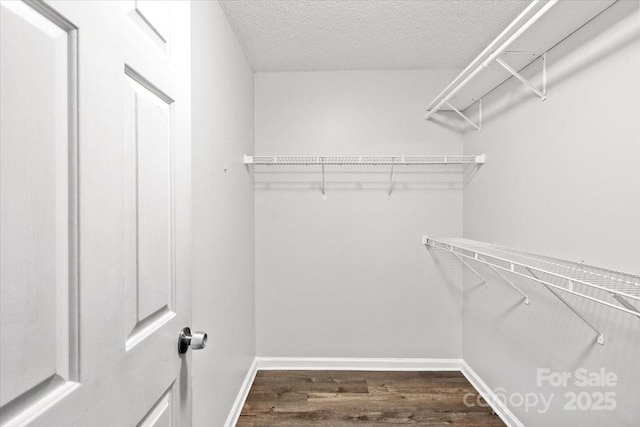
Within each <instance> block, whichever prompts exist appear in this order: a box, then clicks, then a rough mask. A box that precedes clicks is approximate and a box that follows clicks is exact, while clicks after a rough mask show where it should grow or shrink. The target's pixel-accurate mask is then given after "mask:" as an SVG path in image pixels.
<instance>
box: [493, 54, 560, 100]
mask: <svg viewBox="0 0 640 427" xmlns="http://www.w3.org/2000/svg"><path fill="white" fill-rule="evenodd" d="M496 62H497V63H498V64H500V65H502V67H503V68H504V69H505V70H507V71H508V72H509V73H510V74H511V75H513V77H515V78H516V79H518V80H520V82H521V83H522V84H524V85H525V86H527V87H528V88H529V89H531V91H532V92H533V93H535V94H536V95H538V97H539V98H540V99H541V100H542V101H544V100H545V99H547V53H546V52H545V53H543V54H542V90H540V89H538V88H537V87H535V86H534V85H533V84H532V83H531V82H530V81H529V80H527V79H526V78H525V77H524V76H523V75H522V74H520V73H518V72H517V71H516V70H514V69H513V68H512V67H511V66H510V65H509V64H507V63H506V62H504V61H503V60H502V59H501V58H496Z"/></svg>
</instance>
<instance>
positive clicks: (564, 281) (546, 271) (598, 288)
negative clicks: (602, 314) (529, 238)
mask: <svg viewBox="0 0 640 427" xmlns="http://www.w3.org/2000/svg"><path fill="white" fill-rule="evenodd" d="M423 243H424V244H425V245H427V247H432V248H435V249H439V250H442V251H446V252H449V253H451V254H453V255H454V256H455V257H456V258H457V259H458V260H459V261H461V262H462V263H463V264H464V265H465V266H466V267H467V268H469V269H470V270H471V271H472V272H473V273H474V274H476V275H477V276H478V277H480V278H481V279H482V280H483V282H486V279H484V277H483V276H482V275H480V274H479V273H478V271H477V270H475V269H474V267H473V266H472V265H471V264H473V263H479V264H481V265H485V266H487V267H488V268H489V269H491V270H492V271H493V272H495V273H496V274H497V275H498V276H499V277H500V278H501V279H503V280H504V281H505V282H507V283H508V284H509V285H510V286H512V287H514V288H515V289H516V290H517V291H518V292H520V293H521V294H522V295H523V297H524V302H525V304H528V302H529V297H528V296H527V295H526V294H525V293H524V292H523V291H522V290H520V289H519V288H518V287H517V286H516V285H515V284H514V283H513V282H512V281H510V280H509V279H508V278H507V277H505V275H503V274H502V273H501V272H507V273H508V274H509V275H514V276H519V277H523V278H526V279H529V280H532V281H534V282H537V283H539V284H541V285H542V286H544V287H545V288H547V289H548V290H549V291H550V292H551V293H553V294H554V295H555V296H556V297H557V298H558V299H560V300H561V301H562V302H563V303H564V304H565V305H566V306H567V307H568V308H569V309H571V310H572V311H573V312H574V313H575V314H576V315H577V316H579V317H580V318H581V319H582V320H583V321H584V322H585V323H587V325H588V326H589V327H591V328H592V329H593V330H594V331H595V332H596V334H597V338H598V343H599V344H604V336H603V334H602V333H601V332H600V331H599V330H598V329H597V328H595V327H594V326H593V325H591V324H590V323H589V322H588V321H587V320H586V319H585V318H584V317H583V316H582V315H580V314H579V313H578V312H577V311H576V309H575V308H574V307H573V306H572V305H571V304H570V303H569V302H568V301H566V300H565V299H564V298H563V297H562V296H561V295H560V294H559V293H558V292H556V291H561V293H565V294H571V295H576V296H578V297H581V298H584V299H587V300H590V301H592V302H596V303H598V304H602V305H604V306H607V307H609V308H612V309H616V310H619V311H622V312H624V313H627V314H632V315H634V316H637V317H640V310H639V309H638V308H637V307H636V306H635V305H634V304H633V303H632V302H631V301H633V302H634V303H635V304H637V303H638V302H640V276H638V275H634V274H630V273H623V272H620V271H615V270H610V269H606V268H601V267H596V266H592V265H587V264H584V263H583V262H574V261H566V260H562V259H558V258H553V257H549V256H545V255H539V254H534V253H530V252H525V251H521V250H517V249H511V248H506V247H502V246H498V245H494V244H490V243H484V242H478V241H474V240H469V239H458V238H429V237H427V236H424V237H423ZM468 261H471V263H469V262H468Z"/></svg>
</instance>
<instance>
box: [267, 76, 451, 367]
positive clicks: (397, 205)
mask: <svg viewBox="0 0 640 427" xmlns="http://www.w3.org/2000/svg"><path fill="white" fill-rule="evenodd" d="M453 76H454V75H453V74H452V73H449V72H411V71H409V72H393V71H388V72H385V71H376V72H355V71H352V72H302V73H258V74H256V154H258V155H287V154H298V155H305V154H306V155H322V154H325V155H340V154H456V153H461V151H462V145H461V142H462V137H461V135H460V134H459V133H456V132H453V131H450V130H447V129H445V128H443V127H439V126H428V125H427V124H426V123H425V121H424V120H423V118H422V114H423V111H424V107H425V105H426V101H427V99H426V98H427V97H428V94H431V93H437V90H438V89H439V88H441V87H443V86H444V85H445V84H446V83H447V81H448V80H450V79H451V78H452V77H453ZM355 175H358V174H355ZM378 175H379V176H377V178H376V179H377V180H378V181H379V182H378V183H377V184H373V183H370V182H369V183H366V184H363V186H364V187H366V188H362V189H354V186H355V185H357V182H358V181H359V180H366V179H370V178H372V176H370V175H369V174H361V175H358V176H354V175H351V176H348V177H346V178H348V179H350V180H349V182H347V183H342V184H337V183H336V180H337V179H338V180H339V179H342V178H345V177H343V176H335V175H331V176H328V177H327V179H328V184H327V200H322V198H321V195H320V190H319V187H318V185H317V182H318V181H319V180H320V174H319V172H315V173H311V174H299V175H295V174H294V175H287V174H282V173H278V172H276V173H273V174H270V175H267V177H266V178H265V177H264V176H262V175H261V174H257V175H256V180H257V181H258V184H257V190H256V194H255V200H256V325H257V329H256V333H257V353H258V355H259V356H334V357H442V358H452V357H455V358H458V357H460V356H461V351H462V341H461V337H462V330H461V326H462V312H461V291H460V290H456V289H452V288H451V287H450V286H447V285H446V283H445V280H444V279H443V277H442V276H441V275H440V273H439V270H438V269H437V268H436V267H435V264H434V261H433V259H432V258H431V256H429V253H428V252H427V250H426V249H425V247H424V246H422V244H421V236H422V235H423V234H424V233H432V234H437V235H447V236H461V235H462V190H461V189H460V187H459V186H458V187H456V186H455V185H452V184H451V182H444V181H451V180H452V178H453V180H454V181H459V180H460V178H461V174H460V173H454V174H452V175H448V174H446V173H445V174H440V175H433V176H431V175H428V174H426V175H425V174H413V175H409V176H399V177H398V179H399V180H405V182H404V183H403V184H400V185H398V186H399V187H402V188H396V189H395V190H394V192H393V194H392V196H391V199H390V200H388V199H387V194H386V185H387V181H388V179H389V178H388V174H386V173H384V174H378ZM425 177H426V178H425ZM270 179H273V181H276V180H279V181H280V182H279V183H274V182H271V181H270ZM420 180H424V181H423V182H417V181H420ZM407 181H408V182H407ZM405 187H409V188H412V189H406V188H405ZM425 187H426V188H425ZM456 272H457V273H459V270H457V269H456V268H454V269H453V273H454V274H455V273H456Z"/></svg>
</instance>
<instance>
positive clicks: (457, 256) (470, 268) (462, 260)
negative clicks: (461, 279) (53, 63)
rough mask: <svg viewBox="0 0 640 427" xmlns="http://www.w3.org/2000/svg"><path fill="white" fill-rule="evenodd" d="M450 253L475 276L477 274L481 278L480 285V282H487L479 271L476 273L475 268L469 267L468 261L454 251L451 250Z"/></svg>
mask: <svg viewBox="0 0 640 427" xmlns="http://www.w3.org/2000/svg"><path fill="white" fill-rule="evenodd" d="M451 253H452V254H453V256H455V257H456V258H458V260H459V261H460V262H461V263H463V264H464V265H466V266H467V268H468V269H469V271H471V272H472V273H473V274H475V275H476V276H478V277H479V278H480V280H482V283H481V285H482V284H485V283H487V279H485V278H484V277H483V276H482V275H481V274H480V273H478V271H477V270H476V269H475V268H473V267H471V266H470V265H469V263H468V262H466V261H465V260H464V259H462V257H460V256H459V255H458V254H456V253H454V252H451Z"/></svg>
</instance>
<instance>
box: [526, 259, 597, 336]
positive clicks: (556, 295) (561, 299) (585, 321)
mask: <svg viewBox="0 0 640 427" xmlns="http://www.w3.org/2000/svg"><path fill="white" fill-rule="evenodd" d="M525 268H526V270H527V271H528V272H529V274H530V275H531V276H532V279H533V280H535V281H536V282H538V283H541V284H542V285H543V286H544V287H545V288H547V289H548V290H549V292H551V293H552V294H553V295H554V296H555V297H556V298H558V299H559V300H560V301H562V303H563V304H564V305H566V306H567V308H569V310H571V311H572V312H573V314H575V315H576V316H578V317H579V318H580V320H582V321H583V322H584V323H586V324H587V326H589V327H590V328H591V329H593V331H594V332H595V333H596V337H597V341H598V344H600V345H604V334H603V333H602V332H600V331H599V330H598V329H597V328H596V327H595V326H593V325H592V324H591V323H590V322H589V321H587V319H585V318H584V317H583V316H582V315H581V314H580V313H578V311H577V310H576V309H575V308H573V306H572V305H571V304H569V303H568V302H567V300H565V299H564V298H562V296H560V295H559V294H558V293H557V292H556V291H554V290H553V289H551V287H549V286H547V285H546V283H544V282H543V281H542V280H541V279H540V278H539V277H538V276H536V274H535V273H534V272H533V271H531V269H530V268H529V267H525Z"/></svg>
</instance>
